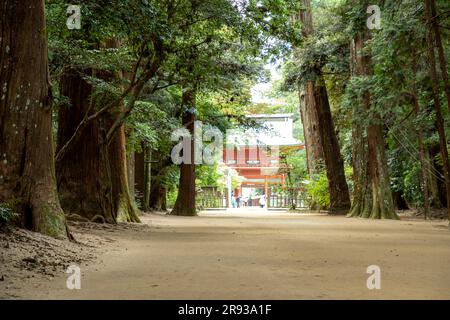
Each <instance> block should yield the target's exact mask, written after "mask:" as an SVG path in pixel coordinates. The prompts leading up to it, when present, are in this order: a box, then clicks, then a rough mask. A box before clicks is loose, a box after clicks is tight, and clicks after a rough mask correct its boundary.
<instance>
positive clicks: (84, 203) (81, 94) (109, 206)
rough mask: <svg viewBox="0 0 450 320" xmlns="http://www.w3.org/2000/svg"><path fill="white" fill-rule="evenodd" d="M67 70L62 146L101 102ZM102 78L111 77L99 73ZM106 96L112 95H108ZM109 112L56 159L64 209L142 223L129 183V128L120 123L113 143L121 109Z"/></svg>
mask: <svg viewBox="0 0 450 320" xmlns="http://www.w3.org/2000/svg"><path fill="white" fill-rule="evenodd" d="M83 73H84V74H88V75H89V74H90V73H89V71H82V70H73V69H66V70H65V72H64V73H63V75H62V76H61V81H60V91H61V95H63V96H66V97H67V98H68V100H69V101H70V104H69V105H65V106H62V107H61V108H60V110H59V114H58V120H59V127H58V149H60V148H62V147H63V146H64V145H65V144H66V142H67V141H68V140H69V139H70V137H71V136H72V135H73V133H74V132H75V129H76V128H77V126H78V125H79V123H80V122H81V120H82V119H83V118H84V116H85V114H86V113H89V114H91V113H93V112H95V110H96V109H97V108H95V107H96V105H97V104H99V102H98V101H99V100H97V101H91V97H92V90H93V89H92V87H91V86H90V85H89V84H88V83H86V81H85V80H84V79H83V77H82V74H83ZM100 76H101V77H102V78H105V79H107V78H108V77H112V75H110V74H107V73H106V72H100ZM105 100H107V97H105ZM122 109H123V106H120V107H119V108H117V109H116V110H115V111H110V112H108V113H105V114H104V115H102V116H101V117H99V118H98V119H95V120H93V121H91V122H90V123H89V124H88V125H87V126H86V127H85V128H84V130H83V131H82V133H81V136H80V138H79V139H77V140H76V141H75V142H73V143H72V144H71V145H70V148H69V149H67V151H66V152H65V153H64V155H63V157H62V158H60V159H59V161H58V163H57V177H58V190H59V193H60V197H61V204H62V206H63V208H64V209H65V210H66V211H68V212H69V213H71V214H78V215H80V216H82V217H85V218H88V219H89V220H93V221H106V222H108V223H116V222H121V221H128V222H139V217H138V215H137V209H136V208H135V204H134V201H133V200H132V198H131V194H130V191H129V187H128V175H127V173H128V172H127V159H126V141H125V129H124V126H123V125H121V126H120V127H119V129H118V130H117V132H116V133H115V135H114V137H113V139H112V140H111V141H110V142H109V143H108V141H107V139H106V136H107V132H108V130H109V129H110V127H111V125H112V124H113V123H114V121H115V119H116V117H117V113H119V112H122Z"/></svg>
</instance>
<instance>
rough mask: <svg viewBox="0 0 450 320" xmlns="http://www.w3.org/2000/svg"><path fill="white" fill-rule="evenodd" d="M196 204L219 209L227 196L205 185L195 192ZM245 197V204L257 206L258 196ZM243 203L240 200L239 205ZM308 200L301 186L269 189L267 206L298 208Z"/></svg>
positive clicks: (225, 204) (225, 201)
mask: <svg viewBox="0 0 450 320" xmlns="http://www.w3.org/2000/svg"><path fill="white" fill-rule="evenodd" d="M196 198H197V199H196V201H197V206H199V207H200V208H201V209H221V208H226V207H227V196H226V194H225V193H222V192H220V191H219V190H218V189H217V188H215V187H205V188H202V189H201V190H200V191H198V192H197V197H196ZM241 201H242V200H241ZM249 201H250V200H249V199H247V202H246V205H247V206H249V207H250V206H252V207H255V206H259V198H256V199H252V200H251V202H252V203H251V204H250V203H249ZM243 206H244V203H242V202H241V207H243ZM307 206H308V201H307V197H306V193H305V191H304V189H303V188H293V189H280V190H271V191H270V192H269V195H268V196H267V207H268V208H284V209H300V208H307Z"/></svg>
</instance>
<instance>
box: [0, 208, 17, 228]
mask: <svg viewBox="0 0 450 320" xmlns="http://www.w3.org/2000/svg"><path fill="white" fill-rule="evenodd" d="M15 217H17V213H15V212H14V211H13V209H12V208H11V206H10V205H8V204H7V203H0V224H6V223H9V222H11V220H13V219H14V218H15Z"/></svg>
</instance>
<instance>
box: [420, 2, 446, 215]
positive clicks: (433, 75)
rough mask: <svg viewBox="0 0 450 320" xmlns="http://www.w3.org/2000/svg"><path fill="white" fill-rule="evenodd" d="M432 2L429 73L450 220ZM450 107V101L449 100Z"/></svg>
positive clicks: (427, 5) (427, 17) (428, 14)
mask: <svg viewBox="0 0 450 320" xmlns="http://www.w3.org/2000/svg"><path fill="white" fill-rule="evenodd" d="M431 2H432V1H431V0H425V21H426V22H427V52H428V62H429V68H428V72H429V75H430V80H431V88H432V97H433V103H434V109H435V112H436V125H437V129H438V133H439V145H440V149H441V157H442V161H443V164H444V165H443V169H444V177H445V188H446V195H447V210H448V218H449V219H450V205H449V203H450V163H449V159H448V151H447V138H446V136H445V129H444V119H443V117H442V110H441V102H440V99H439V79H438V77H437V72H436V55H435V52H434V50H435V41H434V39H433V26H432V22H431V19H432V13H431V12H432V3H431ZM449 107H450V100H449Z"/></svg>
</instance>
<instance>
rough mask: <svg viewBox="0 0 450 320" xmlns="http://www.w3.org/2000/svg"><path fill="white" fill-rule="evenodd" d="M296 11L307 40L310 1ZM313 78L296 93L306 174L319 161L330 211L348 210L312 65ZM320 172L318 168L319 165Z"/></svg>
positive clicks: (322, 89) (321, 84) (322, 91)
mask: <svg viewBox="0 0 450 320" xmlns="http://www.w3.org/2000/svg"><path fill="white" fill-rule="evenodd" d="M302 6H303V10H302V11H301V13H300V19H301V21H302V34H303V36H304V37H305V38H306V39H307V38H308V37H310V36H311V35H312V33H313V24H312V13H311V2H310V0H302ZM314 71H315V74H316V79H315V80H311V81H307V82H306V84H305V86H304V98H303V97H302V95H300V99H301V100H300V101H301V102H302V103H301V110H300V112H301V113H302V120H303V121H305V122H304V123H303V128H304V130H303V131H304V135H305V137H306V136H308V137H307V138H305V142H306V148H307V149H308V148H309V150H308V153H307V158H308V159H307V161H308V169H309V170H310V174H314V173H316V172H317V171H318V165H319V163H320V162H322V160H323V161H324V165H325V168H326V172H327V178H328V188H329V192H330V208H329V211H330V212H334V213H347V212H348V210H349V209H350V206H351V203H350V194H349V191H348V185H347V181H346V179H345V171H344V161H343V159H342V155H341V150H340V147H339V143H338V139H337V136H336V132H335V129H334V122H333V117H332V114H331V110H330V104H329V100H328V94H327V89H326V86H325V81H324V78H323V75H322V70H320V68H319V67H318V68H316V70H314ZM302 98H303V99H302ZM319 171H320V168H319Z"/></svg>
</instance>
